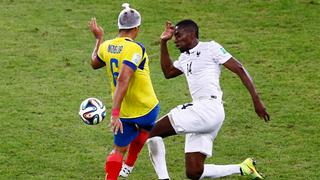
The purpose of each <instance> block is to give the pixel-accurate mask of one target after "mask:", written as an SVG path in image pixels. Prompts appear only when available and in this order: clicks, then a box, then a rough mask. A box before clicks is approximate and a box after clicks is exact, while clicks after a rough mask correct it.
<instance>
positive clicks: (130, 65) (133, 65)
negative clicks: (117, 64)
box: [122, 60, 137, 71]
mask: <svg viewBox="0 0 320 180" xmlns="http://www.w3.org/2000/svg"><path fill="white" fill-rule="evenodd" d="M122 63H123V64H125V65H127V66H129V67H130V68H131V69H133V71H136V70H137V66H136V65H135V64H134V63H133V62H130V61H128V60H123V62H122Z"/></svg>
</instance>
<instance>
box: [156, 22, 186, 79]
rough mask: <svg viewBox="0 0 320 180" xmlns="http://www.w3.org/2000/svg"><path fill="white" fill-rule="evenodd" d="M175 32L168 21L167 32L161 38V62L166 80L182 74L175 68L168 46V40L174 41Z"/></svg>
mask: <svg viewBox="0 0 320 180" xmlns="http://www.w3.org/2000/svg"><path fill="white" fill-rule="evenodd" d="M174 30H175V27H174V25H173V24H172V23H171V22H170V21H167V22H166V25H165V30H164V31H163V33H162V34H161V36H160V62H161V69H162V72H163V75H164V77H165V78H166V79H170V78H173V77H176V76H179V75H180V74H182V72H181V71H180V70H179V69H177V68H175V67H174V66H173V63H172V60H171V58H170V55H169V51H168V46H167V42H168V40H170V39H172V36H173V33H174Z"/></svg>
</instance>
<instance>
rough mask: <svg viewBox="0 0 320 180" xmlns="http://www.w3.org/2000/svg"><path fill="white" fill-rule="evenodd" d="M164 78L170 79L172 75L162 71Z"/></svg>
mask: <svg viewBox="0 0 320 180" xmlns="http://www.w3.org/2000/svg"><path fill="white" fill-rule="evenodd" d="M163 75H164V78H166V79H170V78H172V76H171V75H170V74H169V73H166V72H163Z"/></svg>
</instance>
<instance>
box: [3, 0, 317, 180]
mask: <svg viewBox="0 0 320 180" xmlns="http://www.w3.org/2000/svg"><path fill="white" fill-rule="evenodd" d="M129 2H130V3H131V4H132V6H133V7H134V8H136V9H138V10H139V11H140V13H141V14H142V17H143V25H142V26H141V33H140V35H139V37H138V39H137V40H138V41H140V42H142V43H143V44H144V45H145V46H146V48H147V52H148V54H149V57H150V59H151V63H150V68H151V71H152V72H151V73H152V74H151V76H152V80H153V83H154V88H155V90H156V93H157V95H158V98H159V100H160V102H161V115H164V114H165V113H167V112H168V111H169V110H170V109H171V108H173V107H175V106H176V105H178V104H181V103H185V102H189V101H190V100H191V98H190V96H189V92H188V89H187V86H186V82H185V79H184V77H179V78H176V79H172V80H166V79H164V77H163V75H162V72H161V70H160V65H159V36H160V34H161V32H162V30H163V25H164V23H165V21H166V20H171V21H173V22H177V21H179V20H182V19H185V18H191V19H193V20H195V21H196V22H198V24H199V26H200V39H201V40H203V41H205V40H211V39H214V40H216V41H217V42H219V43H221V44H222V45H224V47H225V48H226V49H227V50H228V51H229V52H230V53H231V54H233V55H234V56H235V57H236V58H237V59H239V60H240V61H241V62H242V63H243V64H244V66H245V67H246V68H247V70H248V71H249V73H250V74H251V76H252V78H253V79H254V82H255V85H256V87H257V90H258V92H259V93H260V94H261V98H262V100H263V101H264V103H265V105H266V107H267V109H268V112H269V114H270V116H271V122H270V123H264V122H263V121H262V120H260V119H259V118H258V117H257V116H256V114H255V112H254V109H253V106H252V102H251V99H250V96H249V93H248V92H247V90H246V89H245V87H244V86H243V85H242V84H241V81H240V80H239V78H238V77H236V76H235V75H234V74H232V73H231V72H229V71H228V70H226V69H224V70H223V73H222V79H221V85H222V88H223V91H224V101H225V110H226V119H225V123H224V126H223V127H222V129H221V131H220V133H219V135H218V137H217V139H216V141H215V146H214V156H213V157H212V158H210V159H208V161H207V162H209V163H216V164H230V163H240V162H241V161H242V160H244V159H245V158H246V157H250V156H253V157H255V158H256V159H257V160H258V163H259V164H258V168H259V169H260V170H261V171H262V172H264V174H265V175H266V176H267V179H270V180H271V179H272V180H278V179H289V180H291V179H301V180H304V179H319V176H320V173H319V172H320V169H319V167H320V158H319V151H320V140H319V139H320V135H319V129H320V123H319V118H320V108H319V107H320V103H319V102H320V98H319V96H320V80H319V79H320V73H319V68H320V60H319V57H320V48H319V45H320V1H319V0H268V1H267V0H260V1H258V0H257V1H252V0H212V1H210V0H202V1H196V0H190V1H186V0H179V1H169V0H163V1H148V0H132V1H129ZM121 4H122V2H120V1H110V0H88V1H84V0H83V1H81V0H64V1H62V0H54V1H49V0H0V66H1V70H0V72H1V78H0V84H1V88H0V112H1V113H0V123H1V125H0V132H1V144H0V179H4V180H7V179H103V178H104V162H105V157H106V154H107V153H109V152H110V150H111V149H112V143H113V138H112V133H111V132H110V131H109V130H108V129H107V128H106V127H107V124H108V121H109V120H108V118H106V120H105V121H104V122H103V123H102V124H99V125H97V126H87V125H85V124H84V123H82V122H81V121H80V119H79V117H78V108H79V104H80V102H81V101H82V100H84V99H85V98H87V97H97V98H99V99H101V100H103V102H104V103H105V104H106V106H107V109H108V114H110V106H111V96H110V88H109V84H108V79H107V78H106V75H105V72H104V70H96V71H94V70H92V69H91V67H90V57H91V52H92V48H93V46H94V39H93V36H92V34H91V33H90V32H89V30H88V28H87V23H88V21H89V20H90V19H91V17H96V18H97V21H98V23H100V24H101V25H102V26H103V28H104V30H105V38H112V37H115V36H116V35H117V16H118V13H119V12H120V10H121ZM170 47H171V49H170V53H171V55H172V57H174V58H177V57H178V55H179V52H178V50H177V49H175V48H174V46H173V44H172V43H171V44H170ZM108 116H109V115H108ZM165 143H166V150H167V163H168V168H169V171H170V175H171V177H172V179H173V180H182V179H186V176H185V174H184V153H183V148H184V138H183V136H176V137H170V138H167V139H166V140H165ZM156 178H157V176H156V174H155V172H154V170H153V168H152V165H151V163H150V161H149V158H148V153H147V148H146V147H145V148H144V149H143V151H142V153H141V156H140V159H139V160H138V162H137V165H136V168H135V170H134V172H133V174H132V175H131V176H130V177H129V178H128V179H129V180H147V179H148V180H149V179H156ZM222 179H245V178H243V177H240V176H232V177H228V178H222Z"/></svg>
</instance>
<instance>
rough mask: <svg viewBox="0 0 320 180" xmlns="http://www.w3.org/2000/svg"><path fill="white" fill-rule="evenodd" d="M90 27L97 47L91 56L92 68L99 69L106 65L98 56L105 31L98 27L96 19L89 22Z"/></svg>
mask: <svg viewBox="0 0 320 180" xmlns="http://www.w3.org/2000/svg"><path fill="white" fill-rule="evenodd" d="M88 27H89V29H90V31H91V32H92V34H93V35H94V37H95V39H96V45H95V47H94V49H93V52H92V55H91V66H92V68H93V69H99V68H101V67H103V66H105V64H103V63H101V62H100V61H99V60H98V55H97V53H98V50H99V47H100V44H101V43H102V40H103V39H102V38H103V29H102V27H100V26H98V24H97V21H96V18H92V19H91V21H89V24H88Z"/></svg>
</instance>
